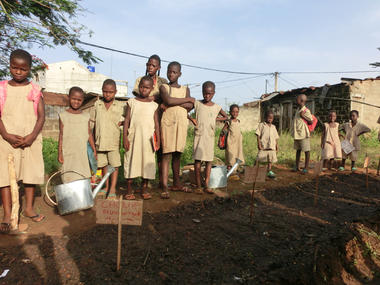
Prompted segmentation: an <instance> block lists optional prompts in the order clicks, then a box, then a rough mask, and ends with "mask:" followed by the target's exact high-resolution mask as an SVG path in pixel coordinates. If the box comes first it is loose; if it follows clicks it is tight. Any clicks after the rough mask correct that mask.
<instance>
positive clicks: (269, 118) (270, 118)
mask: <svg viewBox="0 0 380 285" xmlns="http://www.w3.org/2000/svg"><path fill="white" fill-rule="evenodd" d="M273 120H274V113H273V111H272V110H268V111H266V112H265V122H266V123H268V124H272V123H273Z"/></svg>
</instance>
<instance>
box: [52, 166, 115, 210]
mask: <svg viewBox="0 0 380 285" xmlns="http://www.w3.org/2000/svg"><path fill="white" fill-rule="evenodd" d="M114 171H115V168H114V167H112V166H110V165H108V166H107V173H106V174H105V175H104V177H103V179H102V180H101V181H100V182H99V184H98V185H97V186H96V188H95V189H94V190H92V188H91V181H90V179H89V178H86V179H80V180H76V181H72V182H69V183H64V184H59V185H56V186H54V187H53V189H54V192H55V197H56V200H57V202H54V201H53V200H52V199H51V198H50V196H49V191H48V185H49V182H50V180H51V179H52V178H53V177H54V176H55V175H56V174H59V173H60V172H56V173H55V174H53V175H52V176H51V177H50V178H49V180H48V181H47V183H46V186H45V193H46V197H47V198H48V200H49V201H50V202H51V203H52V204H53V205H55V206H57V207H58V212H59V214H60V215H67V214H70V213H73V212H77V211H81V210H85V209H89V208H92V207H93V206H94V199H95V197H96V195H97V194H98V192H99V191H100V189H101V188H102V186H103V184H104V183H105V182H106V180H107V179H108V177H109V176H110V175H111V173H112V172H114Z"/></svg>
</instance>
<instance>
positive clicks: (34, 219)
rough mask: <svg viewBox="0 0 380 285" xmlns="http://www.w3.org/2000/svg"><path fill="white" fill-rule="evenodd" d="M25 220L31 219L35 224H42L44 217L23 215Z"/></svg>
mask: <svg viewBox="0 0 380 285" xmlns="http://www.w3.org/2000/svg"><path fill="white" fill-rule="evenodd" d="M23 216H24V217H25V218H29V219H31V220H32V221H33V222H35V223H39V222H42V221H43V220H44V219H45V216H44V215H40V214H37V215H35V216H26V215H23Z"/></svg>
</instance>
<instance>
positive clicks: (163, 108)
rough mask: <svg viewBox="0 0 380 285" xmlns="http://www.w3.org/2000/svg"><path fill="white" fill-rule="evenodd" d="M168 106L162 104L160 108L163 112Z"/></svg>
mask: <svg viewBox="0 0 380 285" xmlns="http://www.w3.org/2000/svg"><path fill="white" fill-rule="evenodd" d="M167 108H168V107H167V106H166V105H165V104H163V103H162V104H160V109H161V111H162V112H165V111H166V109H167Z"/></svg>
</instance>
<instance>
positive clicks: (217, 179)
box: [208, 158, 241, 188]
mask: <svg viewBox="0 0 380 285" xmlns="http://www.w3.org/2000/svg"><path fill="white" fill-rule="evenodd" d="M239 163H241V160H240V159H238V158H237V159H236V162H235V164H234V165H233V166H232V167H231V169H230V170H229V171H228V172H227V166H225V165H218V166H212V167H211V173H210V181H209V182H208V187H209V188H223V187H227V179H228V177H229V176H230V175H231V174H232V172H234V170H235V169H236V167H238V165H239Z"/></svg>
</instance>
